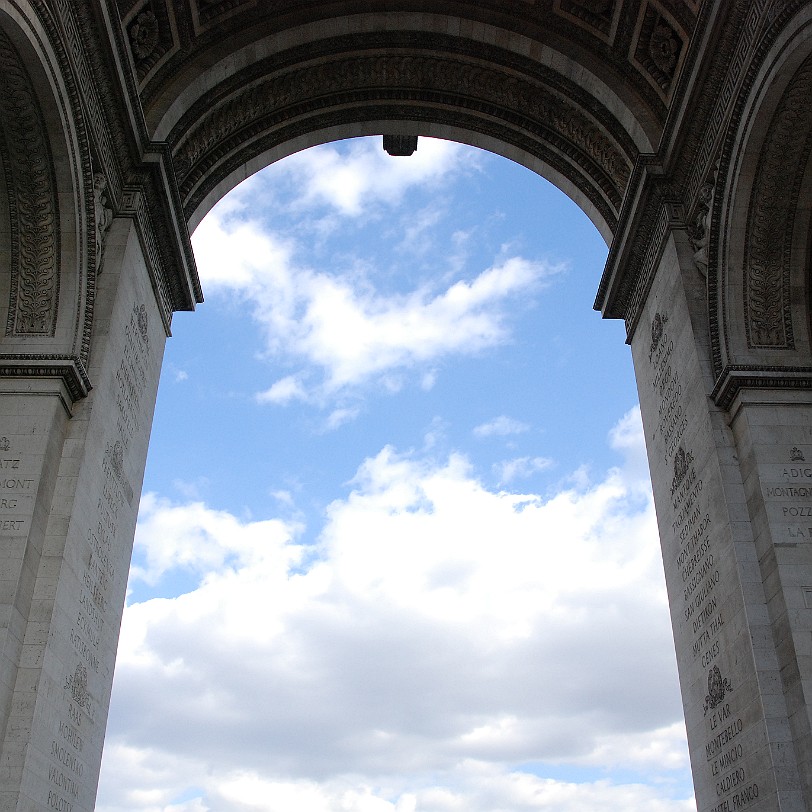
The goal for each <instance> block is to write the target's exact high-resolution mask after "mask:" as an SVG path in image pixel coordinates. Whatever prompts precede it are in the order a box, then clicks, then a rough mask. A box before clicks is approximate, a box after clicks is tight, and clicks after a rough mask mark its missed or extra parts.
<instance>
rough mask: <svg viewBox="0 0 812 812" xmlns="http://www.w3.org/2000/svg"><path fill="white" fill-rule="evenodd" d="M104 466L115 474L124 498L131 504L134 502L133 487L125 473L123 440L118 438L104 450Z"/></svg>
mask: <svg viewBox="0 0 812 812" xmlns="http://www.w3.org/2000/svg"><path fill="white" fill-rule="evenodd" d="M104 468H105V470H108V471H112V472H113V473H114V474H115V477H116V480H117V481H118V484H119V486H120V487H121V490H122V493H123V495H124V498H125V499H126V500H127V503H128V504H130V505H131V504H132V502H133V489H132V486H131V485H130V483H129V481H128V480H127V477H126V474H125V473H124V444H123V443H122V442H121V440H116V441H115V443H111V444H110V445H108V446H107V450H106V451H105V452H104Z"/></svg>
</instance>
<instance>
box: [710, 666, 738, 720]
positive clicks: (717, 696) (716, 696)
mask: <svg viewBox="0 0 812 812" xmlns="http://www.w3.org/2000/svg"><path fill="white" fill-rule="evenodd" d="M732 690H733V686H731V684H730V680H729V679H728V678H727V677H722V672H721V671H720V670H719V666H718V665H715V666H713V668H711V670H710V672H709V673H708V694H707V696H706V697H705V705H704V707H703V716H707V714H708V711H709V710H713V709H714V708H715V707H717V705H719V704H720V703H721V702H722V701H723V700H724V698H725V696H727V694H729V693H730V692H731V691H732Z"/></svg>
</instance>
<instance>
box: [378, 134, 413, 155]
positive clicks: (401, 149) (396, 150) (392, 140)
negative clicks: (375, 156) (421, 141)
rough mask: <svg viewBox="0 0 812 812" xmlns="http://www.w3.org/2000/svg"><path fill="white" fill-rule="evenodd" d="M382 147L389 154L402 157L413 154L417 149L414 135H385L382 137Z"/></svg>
mask: <svg viewBox="0 0 812 812" xmlns="http://www.w3.org/2000/svg"><path fill="white" fill-rule="evenodd" d="M383 148H384V150H386V152H388V153H389V154H390V155H393V156H395V157H398V158H403V157H406V156H408V155H412V154H414V151H415V150H416V149H417V136H416V135H385V136H384V137H383Z"/></svg>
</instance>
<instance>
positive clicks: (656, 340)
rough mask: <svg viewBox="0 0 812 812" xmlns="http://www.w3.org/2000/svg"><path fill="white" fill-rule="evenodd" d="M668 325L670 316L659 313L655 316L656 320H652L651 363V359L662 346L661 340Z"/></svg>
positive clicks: (649, 352)
mask: <svg viewBox="0 0 812 812" xmlns="http://www.w3.org/2000/svg"><path fill="white" fill-rule="evenodd" d="M666 324H668V316H666V315H663V314H661V313H660V312H659V311H657V312H656V313H655V314H654V318H653V319H652V320H651V346H650V347H649V351H648V360H649V361H651V357H652V356H653V355H654V353H655V352H657V347H659V346H660V340H661V339H662V337H663V332H664V331H665V325H666Z"/></svg>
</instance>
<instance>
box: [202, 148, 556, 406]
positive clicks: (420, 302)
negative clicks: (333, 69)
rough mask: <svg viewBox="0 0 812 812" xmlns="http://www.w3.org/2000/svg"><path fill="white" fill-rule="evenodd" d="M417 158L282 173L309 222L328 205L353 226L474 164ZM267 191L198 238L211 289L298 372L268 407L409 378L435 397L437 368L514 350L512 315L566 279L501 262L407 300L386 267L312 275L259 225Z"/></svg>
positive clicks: (222, 212) (256, 186) (318, 155)
mask: <svg viewBox="0 0 812 812" xmlns="http://www.w3.org/2000/svg"><path fill="white" fill-rule="evenodd" d="M418 153H419V155H420V156H421V157H420V158H418V159H416V160H410V161H404V162H398V161H397V160H393V159H391V158H388V157H387V156H385V155H384V154H383V152H382V151H381V150H380V149H377V150H375V149H374V148H372V147H370V146H369V142H367V141H362V142H359V144H358V145H356V146H355V147H353V148H351V149H350V152H349V154H342V155H341V156H339V155H338V153H337V152H336V151H335V150H334V149H332V148H330V147H323V148H321V149H316V150H308V151H307V152H303V153H301V154H300V155H296V156H293V157H292V158H290V159H288V160H287V161H286V162H284V167H285V169H284V172H285V173H286V174H287V175H290V176H292V177H294V178H295V179H296V188H297V189H298V190H299V194H298V196H297V197H296V199H295V204H294V205H295V206H296V207H299V208H301V209H303V210H304V209H307V210H308V211H311V212H312V211H313V207H314V206H315V205H316V204H323V205H324V206H327V207H328V209H329V211H330V212H332V214H331V215H330V216H332V217H339V218H341V217H344V218H347V217H350V216H354V215H356V214H358V213H360V212H361V210H362V209H363V212H364V213H368V212H369V209H370V207H374V206H375V204H376V203H380V202H381V201H383V202H384V203H386V204H389V205H391V204H394V203H396V202H397V201H398V200H399V198H400V197H401V196H402V195H404V194H405V193H406V191H407V190H408V189H409V188H411V186H415V185H418V184H420V185H421V188H423V189H425V187H426V185H427V184H430V181H431V179H432V178H434V179H437V180H438V182H439V179H441V178H442V177H444V176H445V175H446V174H448V173H453V172H458V171H462V169H461V166H462V160H461V158H462V156H470V155H472V154H474V153H472V152H471V151H464V150H463V149H462V148H461V147H459V146H458V145H453V144H449V143H447V142H440V141H431V140H429V139H426V140H425V143H423V141H421V149H420V150H418ZM264 183H267V181H265V180H263V179H262V178H258V179H257V180H254V181H253V182H251V181H249V182H248V185H247V186H246V187H245V189H241V190H238V191H237V193H236V194H235V196H233V197H229V198H228V199H227V200H225V201H223V203H222V204H221V205H220V206H218V207H217V208H215V209H214V210H213V211H212V212H211V213H210V214H209V216H208V217H207V218H206V219H205V220H204V221H203V223H202V224H201V225H200V227H199V228H198V229H197V231H196V233H195V235H194V246H195V254H196V256H197V259H198V267H199V272H200V276H201V280H202V282H203V285H204V288H205V289H206V290H207V291H208V292H210V293H213V294H214V295H218V294H219V293H222V292H228V293H229V294H230V295H234V294H236V295H237V296H240V297H243V299H244V300H245V301H246V302H247V303H248V307H249V309H250V312H251V313H252V315H253V317H254V319H255V320H256V321H257V322H258V323H259V324H260V325H261V329H262V331H263V335H264V343H265V352H266V354H267V355H268V356H269V357H272V358H274V359H275V360H277V361H279V362H281V363H283V364H287V365H288V366H290V367H293V368H294V371H293V372H292V373H291V374H289V375H286V376H283V377H281V378H279V379H277V380H276V381H274V382H272V384H271V385H270V386H268V387H266V388H265V389H264V390H262V391H261V392H259V393H258V394H257V397H258V399H259V400H260V401H261V402H266V403H275V404H287V403H290V402H292V401H310V402H323V401H325V399H326V400H327V401H329V400H331V399H332V398H333V397H334V396H336V395H337V394H339V393H342V392H346V391H347V390H348V389H350V388H355V387H359V386H361V385H363V384H365V383H368V382H377V383H381V382H382V383H383V384H384V386H385V387H390V384H391V381H393V380H395V381H398V386H397V387H396V388H399V386H400V378H398V377H397V376H398V375H400V374H402V373H404V372H407V373H408V372H414V376H415V380H416V381H417V382H419V385H421V386H422V387H423V388H430V387H431V385H432V383H433V380H434V376H435V374H436V369H435V365H436V363H437V362H439V361H441V360H442V359H444V358H447V357H449V356H460V355H472V354H476V353H479V352H481V351H482V350H484V349H486V348H488V347H492V346H494V345H497V344H501V343H504V342H505V341H507V340H509V338H510V310H511V305H512V304H515V302H516V301H517V299H518V298H519V297H524V299H525V300H526V298H527V297H528V296H531V295H532V294H533V292H534V291H537V290H538V289H539V288H540V287H542V286H543V285H544V284H545V282H546V280H548V279H549V278H550V277H551V276H552V275H553V274H555V273H557V272H558V271H560V270H561V269H560V268H559V267H556V266H553V265H551V264H549V263H546V262H541V261H531V260H528V259H526V258H524V257H521V256H518V255H514V256H501V257H499V258H498V259H497V260H496V261H494V262H493V263H492V264H490V266H489V267H481V268H478V269H476V270H474V271H472V272H470V273H468V274H467V275H464V274H463V275H456V276H455V275H453V274H452V275H450V276H449V274H443V273H438V274H436V275H434V276H433V277H431V278H430V279H429V280H428V281H427V280H415V283H414V284H413V285H412V286H411V287H407V289H404V290H395V291H393V290H384V289H382V288H381V286H380V285H379V284H377V283H376V281H375V280H376V279H379V278H381V277H383V278H386V277H387V269H381V268H378V269H376V268H362V267H358V266H357V265H354V264H353V263H350V264H349V267H346V268H344V269H343V270H342V269H341V268H340V267H339V269H336V266H335V264H334V265H332V266H331V267H330V268H329V269H324V268H322V267H320V268H319V269H314V268H312V267H308V265H307V263H306V262H305V261H304V260H303V258H302V257H303V255H304V254H305V252H304V251H303V246H302V244H301V242H300V241H299V240H298V238H297V237H296V236H295V235H292V234H290V233H287V234H283V233H280V231H278V230H275V229H274V228H273V226H272V225H269V224H268V223H266V222H260V221H259V220H257V219H255V218H254V217H253V215H252V212H253V211H254V210H255V209H256V208H257V207H255V206H254V205H252V201H254V200H255V199H260V198H261V197H262V189H263V188H264V186H263V184H264ZM314 216H315V215H314ZM370 216H374V215H370ZM436 218H437V214H436V212H435V213H431V212H427V211H423V212H421V214H420V217H419V218H418V220H419V223H418V224H413V227H414V228H417V226H418V225H419V227H420V230H423V229H425V228H427V227H428V226H429V225H430V224H431V223H432V222H434V220H435V219H436ZM412 236H413V240H414V242H420V240H419V239H418V237H417V236H415V235H412ZM423 242H424V244H425V245H429V244H430V242H429V241H423ZM438 253H440V254H443V253H445V250H444V249H442V250H441V249H439V248H438Z"/></svg>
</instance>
